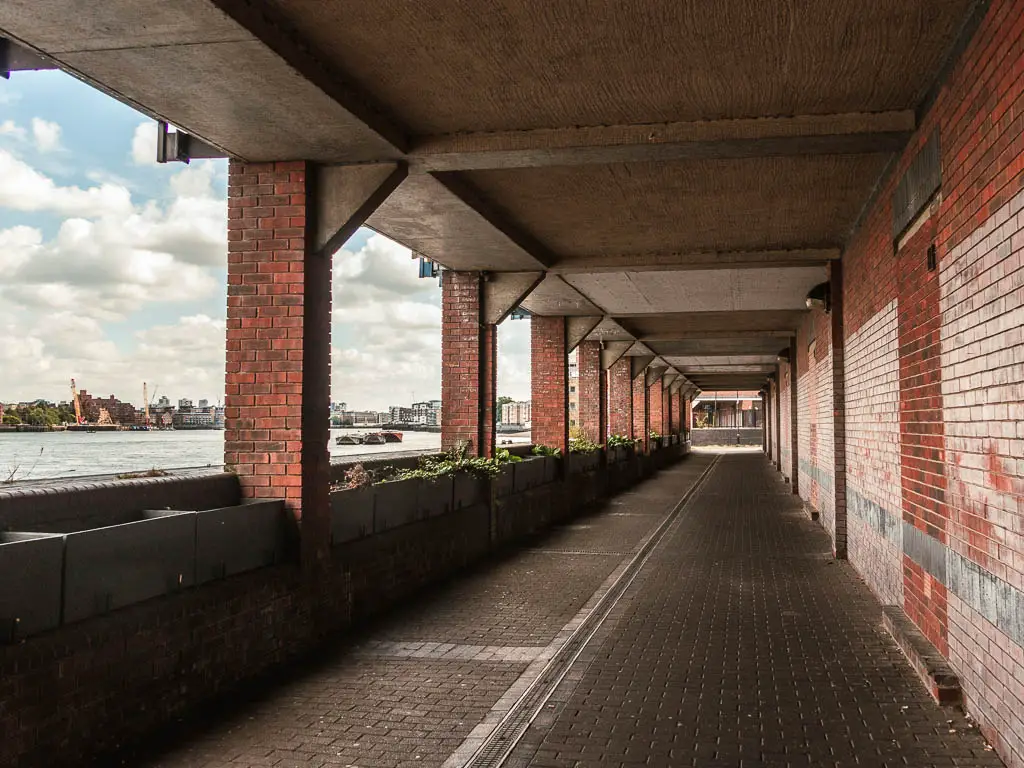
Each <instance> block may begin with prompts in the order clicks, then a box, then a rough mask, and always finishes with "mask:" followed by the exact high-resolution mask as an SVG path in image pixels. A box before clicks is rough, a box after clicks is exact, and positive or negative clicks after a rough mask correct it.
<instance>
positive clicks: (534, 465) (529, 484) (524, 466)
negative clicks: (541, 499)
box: [513, 456, 551, 493]
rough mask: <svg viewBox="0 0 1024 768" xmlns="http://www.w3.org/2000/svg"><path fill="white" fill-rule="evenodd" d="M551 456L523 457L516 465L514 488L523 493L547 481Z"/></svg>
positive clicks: (516, 491)
mask: <svg viewBox="0 0 1024 768" xmlns="http://www.w3.org/2000/svg"><path fill="white" fill-rule="evenodd" d="M548 458H551V457H549V456H535V457H533V458H530V459H523V460H522V461H520V462H519V463H518V464H516V465H515V480H514V485H513V490H514V491H515V493H523V492H524V491H528V490H530V489H531V488H536V487H537V486H539V485H543V484H544V483H545V476H546V474H547V461H546V460H547V459H548Z"/></svg>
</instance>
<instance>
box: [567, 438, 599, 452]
mask: <svg viewBox="0 0 1024 768" xmlns="http://www.w3.org/2000/svg"><path fill="white" fill-rule="evenodd" d="M599 450H601V446H600V445H598V444H597V443H595V442H592V441H590V440H588V439H587V438H585V437H570V438H569V453H593V452H594V451H599Z"/></svg>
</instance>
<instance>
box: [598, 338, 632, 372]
mask: <svg viewBox="0 0 1024 768" xmlns="http://www.w3.org/2000/svg"><path fill="white" fill-rule="evenodd" d="M632 346H633V342H632V341H605V342H602V347H601V368H602V369H603V370H605V371H607V370H608V369H609V368H611V367H612V366H613V365H615V363H617V362H618V361H619V359H620V358H621V357H622V356H623V355H625V354H626V352H628V351H629V348H630V347H632Z"/></svg>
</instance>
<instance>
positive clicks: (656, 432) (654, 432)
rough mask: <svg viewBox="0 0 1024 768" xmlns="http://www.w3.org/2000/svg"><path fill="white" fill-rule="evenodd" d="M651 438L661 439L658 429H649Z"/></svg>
mask: <svg viewBox="0 0 1024 768" xmlns="http://www.w3.org/2000/svg"><path fill="white" fill-rule="evenodd" d="M651 440H661V435H660V434H659V433H658V430H656V429H652V430H651Z"/></svg>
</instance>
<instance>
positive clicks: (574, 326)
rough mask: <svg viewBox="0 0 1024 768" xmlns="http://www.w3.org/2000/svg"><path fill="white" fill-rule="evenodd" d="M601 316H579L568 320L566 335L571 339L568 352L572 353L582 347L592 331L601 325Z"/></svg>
mask: <svg viewBox="0 0 1024 768" xmlns="http://www.w3.org/2000/svg"><path fill="white" fill-rule="evenodd" d="M602 319H603V318H602V317H601V315H579V316H576V317H570V318H568V319H567V320H566V333H567V334H568V337H569V344H568V347H567V349H568V351H569V352H572V351H573V350H574V349H576V347H578V346H579V345H580V342H582V341H583V340H584V339H585V338H587V336H589V335H590V333H591V331H593V330H594V329H595V328H597V326H598V325H600V324H601V320H602Z"/></svg>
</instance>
